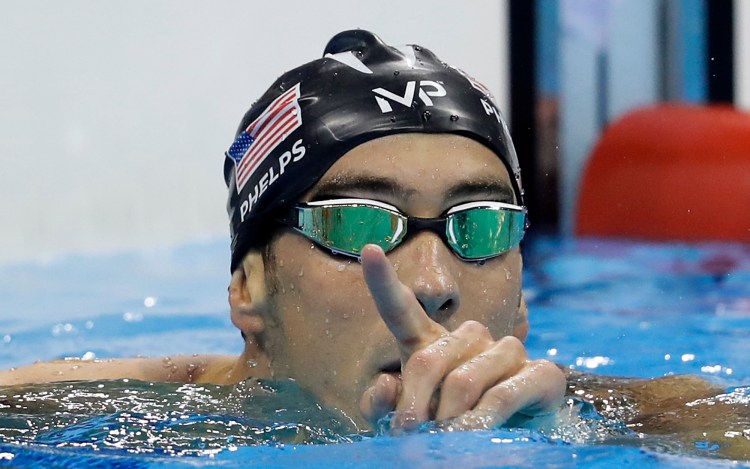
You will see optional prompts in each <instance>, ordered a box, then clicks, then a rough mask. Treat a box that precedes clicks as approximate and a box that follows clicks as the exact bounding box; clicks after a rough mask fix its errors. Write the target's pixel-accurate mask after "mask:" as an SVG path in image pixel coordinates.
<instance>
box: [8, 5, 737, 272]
mask: <svg viewBox="0 0 750 469" xmlns="http://www.w3.org/2000/svg"><path fill="white" fill-rule="evenodd" d="M0 5H1V6H2V10H3V14H2V16H1V17H0V161H1V162H2V165H0V263H13V262H18V261H26V260H40V259H41V260H44V259H51V258H55V257H58V256H61V255H63V254H66V253H101V252H111V251H120V250H130V249H144V248H145V249H154V248H157V249H158V248H159V247H161V246H171V245H175V244H180V243H185V242H193V241H196V240H200V239H216V238H220V237H225V238H226V241H227V246H228V244H229V235H228V224H227V221H226V212H225V209H224V207H225V201H226V189H225V186H224V182H223V178H222V171H221V169H222V165H223V160H224V155H223V152H224V151H225V150H226V149H227V148H228V146H229V144H230V143H231V142H232V139H233V135H234V131H235V129H236V126H237V124H238V122H239V120H240V118H241V116H242V115H243V113H244V112H245V111H246V109H247V108H248V107H249V106H250V104H251V103H252V102H253V101H254V100H255V99H256V98H257V97H259V96H260V95H261V94H262V93H263V91H264V90H265V89H266V88H267V86H268V85H269V84H270V83H271V82H272V81H273V80H274V79H275V78H276V77H277V76H278V75H279V74H281V73H282V72H283V71H285V70H288V69H290V68H292V67H294V66H296V65H298V64H300V63H303V62H306V61H309V60H312V59H314V58H317V57H319V56H320V55H321V53H322V50H323V48H324V46H325V44H326V42H327V41H328V39H329V38H330V37H331V36H332V35H334V34H335V33H337V32H339V31H341V30H344V29H352V28H363V29H369V30H372V31H374V32H376V33H377V34H379V35H380V36H381V37H382V38H383V39H384V40H385V41H386V42H388V43H390V44H405V43H418V44H421V45H424V46H426V47H428V48H430V49H432V50H433V51H435V52H436V53H437V54H438V56H439V57H441V58H442V59H443V60H445V61H447V62H449V63H451V64H453V65H456V66H459V67H461V68H463V69H464V70H466V71H468V72H469V73H470V74H472V75H474V76H475V77H477V78H478V79H479V80H480V81H482V82H483V83H484V84H486V85H487V86H488V87H489V88H490V89H491V90H492V91H493V93H494V94H495V96H496V98H497V102H498V105H499V106H500V108H501V109H502V110H503V112H504V114H505V116H506V118H507V119H508V121H509V123H510V125H511V128H512V134H513V136H514V140H515V144H516V148H517V150H518V153H519V155H520V158H521V161H522V167H523V171H524V185H525V187H526V192H527V196H526V197H527V205H529V207H530V213H531V217H532V223H533V224H534V225H535V226H536V227H537V228H538V229H540V230H547V231H551V232H560V233H563V234H570V233H573V231H574V220H575V216H576V214H575V211H576V199H577V196H578V191H579V185H580V180H581V175H582V171H583V168H584V167H585V164H586V160H587V158H588V155H590V153H591V151H592V148H593V146H594V145H595V143H596V141H597V139H598V138H599V137H600V135H601V133H602V131H603V130H604V129H605V128H606V127H607V126H608V125H609V124H610V123H611V122H612V121H614V120H616V119H617V118H618V117H620V116H622V115H623V114H625V113H627V112H629V111H631V110H632V109H635V108H638V107H641V106H644V105H650V104H654V103H660V102H665V101H670V102H672V101H677V102H683V103H692V104H696V105H708V104H713V103H724V104H726V105H729V106H734V107H735V108H737V109H739V110H750V0H734V1H731V0H560V1H554V0H517V1H516V0H511V1H488V0H465V1H462V2H457V1H455V0H419V1H416V0H414V1H396V0H384V1H379V2H372V1H368V2H365V1H352V0H348V1H347V0H317V1H315V2H305V1H302V0H299V1H287V2H283V8H282V7H281V6H280V5H282V3H280V2H259V1H256V2H248V1H238V0H223V1H217V2H211V3H209V2H201V1H196V0H180V1H177V0H156V1H154V0H149V1H145V0H135V1H129V2H100V1H94V0H70V1H66V2H58V1H54V0H25V1H21V0H18V1H13V0H0ZM747 177H748V178H750V175H748V176H747ZM635 190H638V188H637V187H636V188H635ZM745 205H746V204H743V206H745ZM745 214H747V212H745ZM749 218H750V217H749ZM748 239H750V236H749V237H748ZM227 250H228V247H227ZM227 252H228V251H227ZM227 262H228V258H227Z"/></svg>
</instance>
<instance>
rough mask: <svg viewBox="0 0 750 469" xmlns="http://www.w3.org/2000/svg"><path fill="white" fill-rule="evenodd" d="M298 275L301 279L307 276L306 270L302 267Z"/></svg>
mask: <svg viewBox="0 0 750 469" xmlns="http://www.w3.org/2000/svg"><path fill="white" fill-rule="evenodd" d="M297 275H298V276H299V277H302V276H303V275H305V269H303V268H302V267H300V268H299V274H297Z"/></svg>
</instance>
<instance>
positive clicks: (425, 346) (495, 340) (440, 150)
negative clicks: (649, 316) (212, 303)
mask: <svg viewBox="0 0 750 469" xmlns="http://www.w3.org/2000/svg"><path fill="white" fill-rule="evenodd" d="M510 187H511V184H510V176H509V174H508V171H507V170H506V169H505V167H504V166H503V165H502V163H501V161H500V160H499V158H498V157H497V156H496V155H495V154H494V153H492V152H491V151H490V150H488V149H487V148H485V147H484V146H482V145H481V144H479V143H477V142H475V141H473V140H470V139H467V138H465V137H461V136H455V135H425V134H408V135H395V136H389V137H384V138H380V139H376V140H373V141H370V142H367V143H365V144H363V145H361V146H359V147H357V148H355V149H353V150H351V151H350V152H349V153H347V154H346V155H344V156H343V157H342V158H341V159H340V160H338V161H337V162H336V163H335V164H334V165H333V166H332V167H331V168H330V170H329V171H328V172H327V173H326V174H325V175H324V177H323V178H322V179H321V180H320V181H319V182H318V183H317V184H316V185H315V186H314V187H313V189H312V190H311V191H310V192H309V193H308V194H306V196H305V197H304V200H306V201H309V200H316V199H317V200H320V199H328V198H336V197H359V198H368V199H375V200H381V201H383V202H387V203H389V204H392V205H394V206H396V207H398V208H399V209H400V210H401V211H402V212H403V213H405V214H407V215H411V216H418V217H437V216H440V215H441V214H442V213H444V212H445V211H446V210H447V209H449V208H450V207H453V206H455V205H457V204H460V203H465V202H470V201H483V200H491V201H500V202H513V194H512V191H511V189H510ZM272 249H273V255H272V256H271V257H270V258H268V259H266V260H267V261H268V263H270V264H272V265H265V261H264V259H263V258H262V256H260V255H259V254H257V253H251V254H249V255H248V256H246V258H245V259H244V261H243V264H242V268H241V269H238V271H237V272H235V274H234V276H233V278H232V283H231V285H230V304H231V306H232V320H233V322H234V324H235V325H236V326H237V327H238V328H240V329H241V330H242V331H243V332H245V334H246V336H247V337H248V338H249V340H248V341H247V344H246V350H245V352H244V353H243V356H242V357H241V359H240V360H239V361H238V362H237V363H238V364H237V365H236V366H235V368H234V369H233V370H232V375H233V376H235V377H240V376H242V375H245V377H246V376H250V375H252V376H274V377H277V378H280V377H289V378H293V379H295V380H297V381H298V383H299V384H300V385H301V386H303V387H305V388H307V389H309V390H310V391H312V392H313V393H314V394H316V395H317V396H318V397H319V398H320V399H322V400H323V401H324V402H325V403H326V404H328V405H330V406H333V407H336V408H339V409H341V410H342V411H343V412H345V413H346V414H347V415H348V416H349V417H350V418H351V419H352V420H354V421H355V422H356V423H357V424H359V425H360V426H363V427H366V426H367V422H370V423H372V422H374V421H376V420H377V419H378V418H380V417H382V416H383V415H385V414H386V413H388V412H390V411H393V410H395V411H396V414H395V418H394V422H395V424H396V425H397V426H409V425H413V424H414V423H417V422H422V421H425V420H428V419H437V420H446V419H452V423H453V424H454V425H456V426H459V427H471V428H473V427H486V426H491V425H496V424H500V423H502V422H504V421H505V420H507V419H508V418H509V417H510V416H512V415H513V414H515V413H517V412H522V413H525V414H531V415H533V414H536V413H544V412H550V411H553V410H554V409H556V408H557V407H559V405H560V403H561V402H562V396H563V394H564V390H565V379H564V376H563V374H562V372H561V371H560V370H559V369H558V368H557V367H556V366H554V365H553V364H551V363H549V362H547V361H545V360H538V361H531V360H528V358H527V355H526V351H525V349H524V346H523V343H522V340H523V339H524V338H525V334H526V330H527V328H528V325H527V323H526V315H525V310H524V308H521V303H522V296H521V255H520V253H519V251H518V249H514V250H512V251H510V252H507V253H505V254H503V255H501V256H499V257H496V258H493V259H489V260H487V261H486V262H483V263H476V262H466V261H463V260H461V259H460V258H458V257H457V256H456V255H455V254H454V253H453V252H452V251H451V250H450V248H449V247H448V246H447V245H446V244H445V243H444V242H443V241H442V240H441V239H440V237H439V236H438V235H437V234H435V233H432V232H430V231H422V232H418V233H412V234H410V236H407V238H406V240H405V241H404V242H403V243H402V244H401V245H399V246H398V247H397V248H396V249H394V250H393V251H391V252H389V253H388V254H387V256H386V255H384V253H383V252H382V250H380V249H379V248H377V247H376V246H368V247H367V248H365V249H364V250H363V253H362V257H361V264H360V263H359V262H357V260H355V259H352V258H348V257H342V256H341V255H334V254H332V253H330V252H329V251H328V250H326V249H324V248H321V247H319V246H317V245H315V244H313V243H312V242H311V241H309V240H308V239H307V238H305V237H303V236H302V235H301V234H298V233H296V232H294V231H292V230H286V231H284V232H283V233H282V234H281V235H280V236H279V237H278V238H277V239H276V240H275V241H274V244H273V248H272ZM514 334H515V335H514ZM246 363H249V365H246ZM438 390H439V392H437V391H438Z"/></svg>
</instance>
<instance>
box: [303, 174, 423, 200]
mask: <svg viewBox="0 0 750 469" xmlns="http://www.w3.org/2000/svg"><path fill="white" fill-rule="evenodd" d="M361 192H366V193H370V194H373V195H375V196H378V195H388V196H391V197H395V198H399V199H408V198H410V197H411V196H413V195H414V194H415V193H416V192H417V191H416V190H415V189H406V188H404V187H403V186H401V185H399V184H397V183H396V181H394V180H393V179H389V178H385V177H382V176H370V175H355V176H352V175H347V174H342V175H337V176H334V177H333V178H331V179H329V180H327V181H323V182H321V183H320V184H319V185H318V186H317V187H316V188H315V189H314V191H313V193H312V196H311V198H312V199H313V200H314V199H320V198H325V197H332V196H342V195H353V194H356V193H361Z"/></svg>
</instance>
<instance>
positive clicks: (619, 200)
mask: <svg viewBox="0 0 750 469" xmlns="http://www.w3.org/2000/svg"><path fill="white" fill-rule="evenodd" d="M579 194H580V196H579V203H578V214H577V220H576V233H577V234H579V235H596V236H618V237H631V238H647V239H657V240H683V241H699V240H726V241H744V242H750V114H748V113H743V112H739V111H737V110H735V109H733V108H731V107H728V106H708V107H699V106H685V105H661V106H656V107H649V108H645V109H640V110H636V111H633V112H630V113H628V114H626V115H624V116H623V117H622V118H620V119H618V120H617V121H615V122H614V123H612V124H611V125H610V126H609V127H608V128H607V129H606V130H605V132H604V134H603V135H602V137H601V138H600V140H599V142H598V143H597V145H596V147H595V148H594V151H593V153H592V155H591V156H590V158H589V161H588V166H587V168H586V171H585V173H584V176H583V178H582V183H581V190H580V193H579Z"/></svg>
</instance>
